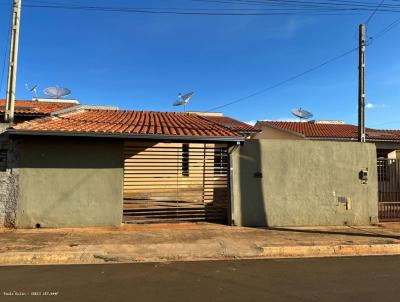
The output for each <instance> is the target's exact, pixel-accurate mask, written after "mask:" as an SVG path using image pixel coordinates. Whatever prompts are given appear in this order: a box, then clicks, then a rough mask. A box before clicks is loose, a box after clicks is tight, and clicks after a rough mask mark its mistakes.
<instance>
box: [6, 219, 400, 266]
mask: <svg viewBox="0 0 400 302" xmlns="http://www.w3.org/2000/svg"><path fill="white" fill-rule="evenodd" d="M397 254H400V224H385V225H381V226H374V227H371V226H368V227H318V228H309V227H308V228H273V229H263V228H241V227H229V226H222V225H216V224H206V223H198V224H192V223H180V224H154V225H125V226H122V227H121V228H85V229H33V230H9V229H3V230H1V231H0V265H23V264H82V263H88V264H89V263H90V264H93V263H110V262H117V263H120V262H159V261H180V260H181V261H182V260H184V261H194V260H206V259H215V260H220V259H250V258H284V257H328V256H366V255H397Z"/></svg>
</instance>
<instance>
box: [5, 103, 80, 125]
mask: <svg viewBox="0 0 400 302" xmlns="http://www.w3.org/2000/svg"><path fill="white" fill-rule="evenodd" d="M78 104H79V102H77V101H76V100H63V99H60V100H53V99H38V100H37V101H34V100H32V101H27V100H24V101H22V100H16V101H15V107H14V108H15V113H14V122H15V123H20V122H24V121H28V120H32V119H35V118H38V117H44V116H48V115H50V114H51V113H52V112H55V111H59V110H62V109H66V108H70V107H74V106H76V105H78ZM5 107H6V103H5V100H0V123H3V124H4V111H5Z"/></svg>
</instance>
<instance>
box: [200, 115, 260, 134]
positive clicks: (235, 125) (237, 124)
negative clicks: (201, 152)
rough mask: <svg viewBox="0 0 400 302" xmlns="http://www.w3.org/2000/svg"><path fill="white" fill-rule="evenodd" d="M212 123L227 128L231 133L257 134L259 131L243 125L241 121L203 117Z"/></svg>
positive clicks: (222, 117) (219, 117)
mask: <svg viewBox="0 0 400 302" xmlns="http://www.w3.org/2000/svg"><path fill="white" fill-rule="evenodd" d="M204 117H205V118H206V119H209V120H211V121H213V122H216V123H218V124H220V125H222V126H224V127H227V128H229V129H231V130H233V131H238V132H259V131H260V130H259V129H258V128H256V127H253V126H251V125H249V124H246V123H243V122H241V121H238V120H235V119H233V118H231V117H227V116H204Z"/></svg>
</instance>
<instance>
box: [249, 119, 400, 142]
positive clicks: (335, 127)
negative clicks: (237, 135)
mask: <svg viewBox="0 0 400 302" xmlns="http://www.w3.org/2000/svg"><path fill="white" fill-rule="evenodd" d="M263 125H265V126H271V127H274V128H278V129H282V130H285V131H289V132H292V133H296V134H299V135H301V136H304V137H306V138H321V139H324V138H325V139H343V140H356V139H357V130H358V129H357V126H355V125H350V124H319V123H314V122H304V123H301V122H276V121H258V122H257V124H256V127H260V126H263ZM366 137H367V139H370V140H400V131H399V130H379V129H372V128H367V129H366Z"/></svg>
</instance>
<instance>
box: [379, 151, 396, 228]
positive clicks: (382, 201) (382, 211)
mask: <svg viewBox="0 0 400 302" xmlns="http://www.w3.org/2000/svg"><path fill="white" fill-rule="evenodd" d="M378 192H379V203H378V205H379V206H378V208H379V220H380V221H382V222H384V221H400V160H399V159H378Z"/></svg>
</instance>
